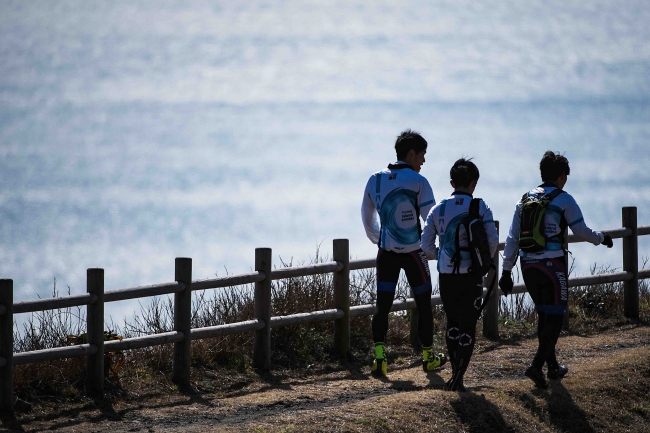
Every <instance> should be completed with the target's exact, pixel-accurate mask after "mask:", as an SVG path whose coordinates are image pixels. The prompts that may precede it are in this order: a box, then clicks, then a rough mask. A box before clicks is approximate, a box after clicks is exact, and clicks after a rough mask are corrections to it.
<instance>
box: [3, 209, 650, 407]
mask: <svg viewBox="0 0 650 433" xmlns="http://www.w3.org/2000/svg"><path fill="white" fill-rule="evenodd" d="M636 211H637V209H636V207H624V208H623V224H622V225H623V227H622V228H618V229H614V230H605V231H603V232H604V233H607V234H609V235H610V236H611V237H612V238H622V239H623V268H622V269H623V270H622V272H614V273H606V274H597V275H592V276H589V277H581V278H572V279H570V280H569V286H570V287H576V286H586V285H593V284H604V283H612V282H621V281H622V282H624V304H625V307H624V309H625V311H624V314H625V316H626V317H628V318H630V319H638V318H639V290H638V280H639V279H643V278H650V269H644V270H642V271H639V270H638V243H637V238H638V236H642V235H648V234H650V226H642V227H637V212H636ZM497 228H498V222H497ZM567 240H568V242H580V240H579V239H578V238H577V237H575V236H573V235H571V236H568V238H567ZM503 247H504V244H503V243H500V244H499V250H503ZM271 256H272V254H271V249H270V248H257V249H256V250H255V271H254V272H250V273H247V274H240V275H231V276H226V277H220V278H214V279H208V280H197V281H192V259H190V258H177V259H176V261H175V280H176V281H174V282H170V283H163V284H156V285H151V286H141V287H134V288H127V289H117V290H108V291H104V270H103V269H97V268H94V269H88V270H87V293H86V294H83V295H72V296H64V297H56V298H48V299H38V300H33V301H22V302H16V303H14V302H13V280H9V279H2V280H0V412H3V413H13V367H14V366H15V365H20V364H27V363H32V362H38V361H47V360H52V359H58V358H72V357H82V356H83V357H86V391H87V392H88V394H90V395H101V394H102V393H103V387H104V371H105V370H104V354H105V353H107V352H117V351H123V350H129V349H137V348H142V347H149V346H155V345H159V344H167V343H174V351H173V380H174V382H175V383H176V384H177V385H178V386H179V387H186V386H188V385H189V383H190V343H191V341H192V340H197V339H203V338H211V337H218V336H225V335H230V334H237V333H242V332H249V331H253V332H254V333H255V338H254V343H253V344H254V347H253V367H255V368H257V369H259V370H262V371H268V370H269V369H270V367H271V366H270V360H271V330H272V328H278V327H283V326H289V325H297V324H302V323H309V322H318V321H334V345H335V347H336V350H337V351H338V354H339V355H340V356H342V357H345V356H347V355H348V354H349V352H350V318H351V317H358V316H367V315H371V314H373V312H374V309H375V306H374V305H372V304H366V305H355V306H351V305H350V271H353V270H359V269H367V268H374V266H375V260H376V259H374V258H372V259H364V260H350V253H349V243H348V240H347V239H335V240H334V242H333V261H332V262H327V263H317V264H312V265H308V266H298V267H289V268H281V269H272V261H271ZM493 261H494V262H495V265H496V269H499V263H498V261H499V253H498V251H497V253H496V254H495V256H494V257H493ZM330 272H331V273H332V274H333V279H332V281H333V285H334V287H333V290H334V305H332V308H331V309H329V310H322V311H312V312H305V313H299V314H291V315H288V316H278V317H274V316H272V313H273V312H272V309H271V305H272V304H271V282H272V280H279V279H283V278H294V277H304V276H309V275H316V274H325V273H330ZM494 273H495V271H494V270H492V271H490V273H489V274H488V275H487V276H486V277H485V279H484V282H485V285H487V284H488V283H489V282H491V280H492V277H493V276H494ZM251 283H254V284H255V293H254V318H253V319H252V320H248V321H245V322H238V323H230V324H226V325H219V326H211V327H205V328H195V329H192V328H191V314H192V312H191V306H192V302H191V300H192V291H193V290H206V289H213V288H220V287H231V286H237V285H243V284H251ZM525 291H526V288H525V286H524V285H523V284H517V285H515V287H514V290H513V293H523V292H525ZM486 292H487V290H485V289H484V295H485V293H486ZM172 293H173V294H174V330H173V331H170V332H165V333H160V334H153V335H147V336H142V337H135V338H126V339H123V340H113V341H104V303H106V302H115V301H122V300H127V299H136V298H144V297H150V296H158V295H165V294H172ZM501 295H502V293H501V292H500V291H499V290H498V289H495V290H494V291H493V292H492V296H490V299H488V300H487V304H486V308H485V313H484V317H483V334H484V335H485V336H486V337H488V338H496V337H498V335H499V329H498V311H499V296H501ZM441 303H442V302H441V300H440V296H438V295H436V296H432V297H431V305H440V304H441ZM83 305H85V306H86V309H87V311H86V322H87V323H86V325H87V330H86V332H87V334H86V341H85V342H84V343H83V344H78V345H74V346H66V347H57V348H53V349H44V350H36V351H30V352H21V353H13V321H14V314H19V313H30V312H36V311H44V310H53V309H57V308H67V307H76V306H83ZM413 309H415V301H414V300H413V299H406V300H403V301H400V300H398V301H395V302H394V303H393V307H392V311H402V310H413ZM414 316H415V315H412V317H411V320H412V325H413V324H414V323H415V320H416V318H415V317H414ZM413 328H414V327H413V326H412V334H413V335H415V332H414V329H413Z"/></svg>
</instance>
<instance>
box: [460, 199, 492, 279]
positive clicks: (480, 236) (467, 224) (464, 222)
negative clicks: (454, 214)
mask: <svg viewBox="0 0 650 433" xmlns="http://www.w3.org/2000/svg"><path fill="white" fill-rule="evenodd" d="M480 202H481V199H480V198H473V199H472V201H471V202H470V204H469V213H468V214H467V216H466V217H464V218H463V219H461V220H460V223H459V224H458V227H456V253H455V254H454V257H453V258H452V261H453V263H454V270H453V273H454V274H457V273H459V269H460V262H461V257H460V252H461V250H462V251H468V252H469V255H470V257H471V259H472V264H471V266H470V268H469V269H468V271H467V273H468V274H469V275H476V276H481V277H482V276H484V275H485V274H487V273H488V272H489V271H490V268H492V267H493V265H492V256H491V255H490V246H489V244H488V238H487V233H485V227H484V226H483V220H482V219H481V217H480V215H479V203H480ZM461 226H463V227H464V228H465V233H467V248H465V247H461V246H460V242H459V240H460V227H461Z"/></svg>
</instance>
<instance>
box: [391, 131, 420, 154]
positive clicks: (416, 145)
mask: <svg viewBox="0 0 650 433" xmlns="http://www.w3.org/2000/svg"><path fill="white" fill-rule="evenodd" d="M411 149H413V150H415V153H420V152H424V151H425V150H427V140H425V139H424V138H423V137H422V136H421V135H420V133H419V132H415V131H411V130H410V129H407V130H406V131H404V132H402V133H401V134H400V135H399V136H398V137H397V140H396V141H395V152H396V153H397V159H398V160H400V161H403V160H404V158H406V155H408V153H409V150H411Z"/></svg>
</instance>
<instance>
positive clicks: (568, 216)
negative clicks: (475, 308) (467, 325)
mask: <svg viewBox="0 0 650 433" xmlns="http://www.w3.org/2000/svg"><path fill="white" fill-rule="evenodd" d="M539 168H540V172H541V177H542V181H543V183H542V184H541V185H539V186H538V187H537V188H535V189H533V190H531V191H529V192H528V193H526V194H524V195H523V196H522V198H521V200H519V201H518V202H517V206H516V208H515V213H514V215H513V217H512V224H511V225H510V230H509V232H508V237H507V239H506V245H505V250H504V259H503V272H502V275H501V279H500V280H499V287H500V288H501V290H502V291H503V293H505V294H506V295H507V294H508V293H510V292H511V291H512V287H513V281H512V268H513V267H514V266H515V263H516V261H517V257H519V261H520V265H521V273H522V276H523V278H524V283H525V284H526V289H527V290H528V293H529V294H530V297H531V298H532V300H533V302H534V303H535V309H536V311H537V316H538V327H537V338H538V347H537V353H536V354H535V357H534V358H533V361H532V363H531V364H530V366H528V368H527V369H526V371H525V372H524V374H525V376H527V377H528V378H530V379H531V380H532V381H533V382H534V383H535V386H537V387H539V388H546V387H547V386H548V384H547V381H546V377H545V376H544V372H543V371H542V368H543V366H544V364H546V366H547V376H548V378H549V379H560V378H562V377H564V376H565V375H566V374H567V372H568V371H569V370H568V368H567V367H566V366H564V365H560V364H559V363H558V361H557V358H556V354H555V346H556V344H557V340H558V338H559V336H560V331H561V330H562V323H563V319H564V314H565V313H566V310H567V302H568V299H569V283H568V282H569V275H568V273H567V262H566V258H565V250H564V243H565V238H564V236H565V231H566V228H567V227H569V228H571V231H572V232H573V233H574V234H575V235H577V236H579V237H581V238H582V239H584V240H586V241H588V242H591V243H592V244H594V245H601V244H602V245H606V246H607V247H608V248H611V247H612V246H613V243H612V238H611V237H610V236H609V235H603V233H600V232H596V231H593V230H592V229H590V228H589V227H588V226H587V224H586V223H585V220H584V218H583V217H582V212H581V211H580V207H579V206H578V204H577V203H576V201H575V199H574V198H573V197H572V196H571V194H569V193H568V192H566V191H564V190H562V188H564V185H565V184H566V182H567V178H568V176H569V172H570V168H569V161H568V160H567V158H566V157H564V156H563V155H560V154H558V153H555V152H552V151H547V152H546V153H544V156H543V158H542V160H541V161H540V163H539ZM555 191H557V192H555ZM543 196H548V197H549V198H550V197H553V198H552V200H551V201H550V202H549V204H548V206H547V207H546V211H545V212H544V214H543V221H542V224H541V226H540V227H542V228H543V229H541V230H540V231H542V232H543V233H542V236H543V238H544V240H545V246H544V247H543V248H542V249H541V250H540V251H537V252H525V251H521V250H520V248H521V245H520V242H521V235H522V232H523V230H522V228H521V227H522V221H521V212H522V211H521V210H522V202H523V201H525V200H528V199H529V197H534V198H541V197H543Z"/></svg>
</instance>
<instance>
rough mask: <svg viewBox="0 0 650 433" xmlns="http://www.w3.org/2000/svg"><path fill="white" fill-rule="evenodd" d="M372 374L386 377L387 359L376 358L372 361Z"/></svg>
mask: <svg viewBox="0 0 650 433" xmlns="http://www.w3.org/2000/svg"><path fill="white" fill-rule="evenodd" d="M372 375H373V376H377V377H386V375H387V372H386V360H385V359H383V358H375V360H374V361H372Z"/></svg>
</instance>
